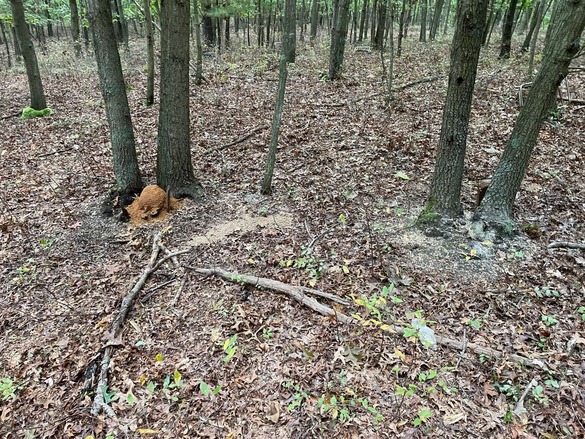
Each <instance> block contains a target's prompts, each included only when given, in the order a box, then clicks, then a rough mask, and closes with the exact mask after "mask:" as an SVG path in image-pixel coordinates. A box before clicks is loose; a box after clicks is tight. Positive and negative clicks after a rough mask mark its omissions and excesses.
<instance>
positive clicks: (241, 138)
mask: <svg viewBox="0 0 585 439" xmlns="http://www.w3.org/2000/svg"><path fill="white" fill-rule="evenodd" d="M267 128H268V125H262V126H259V127H256V128H254V129H253V130H252V131H250V132H249V133H247V134H244V135H243V136H242V137H238V138H237V139H236V140H234V141H233V142H230V143H226V144H225V145H221V146H219V147H217V148H212V149H215V150H218V151H221V150H224V149H226V148H229V147H230V146H234V145H237V144H239V143H242V142H245V141H246V140H248V139H249V138H250V137H252V136H253V135H254V134H256V133H258V132H259V131H263V130H265V129H267Z"/></svg>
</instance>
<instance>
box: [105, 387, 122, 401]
mask: <svg viewBox="0 0 585 439" xmlns="http://www.w3.org/2000/svg"><path fill="white" fill-rule="evenodd" d="M101 391H102V395H103V396H104V402H105V403H106V404H110V403H111V402H112V401H116V400H118V399H119V397H118V395H117V394H116V391H115V390H113V391H111V392H108V386H102V387H101Z"/></svg>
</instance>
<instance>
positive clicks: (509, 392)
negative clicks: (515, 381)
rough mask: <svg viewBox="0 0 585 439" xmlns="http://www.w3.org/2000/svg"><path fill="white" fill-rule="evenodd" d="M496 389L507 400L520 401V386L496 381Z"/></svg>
mask: <svg viewBox="0 0 585 439" xmlns="http://www.w3.org/2000/svg"><path fill="white" fill-rule="evenodd" d="M494 388H495V389H496V390H497V391H498V392H500V393H501V394H503V395H505V396H506V397H507V398H511V399H512V400H514V401H518V397H519V396H520V389H519V388H518V386H515V385H512V384H510V381H508V382H507V383H504V384H502V383H499V382H497V381H496V382H495V383H494Z"/></svg>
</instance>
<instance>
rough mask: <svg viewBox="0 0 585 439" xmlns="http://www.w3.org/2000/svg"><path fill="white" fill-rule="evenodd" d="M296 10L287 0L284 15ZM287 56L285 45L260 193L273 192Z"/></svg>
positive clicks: (282, 50)
mask: <svg viewBox="0 0 585 439" xmlns="http://www.w3.org/2000/svg"><path fill="white" fill-rule="evenodd" d="M294 11H295V0H285V2H284V16H285V17H290V16H291V15H292V14H294ZM287 64H288V63H287V58H286V54H285V47H284V46H283V47H282V49H281V54H280V62H279V69H278V92H277V96H276V105H275V107H274V118H273V119H272V132H271V134H270V145H269V147H268V158H267V159H266V171H265V172H264V179H263V180H262V186H261V188H260V193H261V194H263V195H269V194H270V193H271V192H272V176H273V174H274V165H275V163H276V147H277V145H278V134H279V131H280V122H281V120H282V111H283V107H284V92H285V89H286V78H287V76H288V69H287Z"/></svg>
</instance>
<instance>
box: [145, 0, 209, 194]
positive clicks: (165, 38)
mask: <svg viewBox="0 0 585 439" xmlns="http://www.w3.org/2000/svg"><path fill="white" fill-rule="evenodd" d="M189 10H190V2H189V0H161V11H160V22H161V38H160V46H161V49H160V58H161V62H160V97H159V102H160V110H159V119H158V122H159V123H158V142H157V154H156V180H157V184H158V185H159V186H160V187H162V188H163V189H167V192H170V193H172V194H173V196H175V197H191V198H194V197H196V196H198V195H199V194H200V192H201V185H200V184H199V182H198V181H197V179H196V178H195V175H194V174H193V164H192V161H191V144H190V137H189V122H190V119H189V17H190V13H189Z"/></svg>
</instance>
